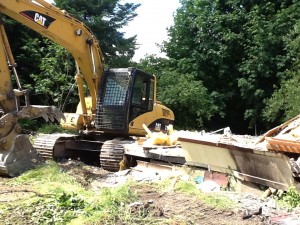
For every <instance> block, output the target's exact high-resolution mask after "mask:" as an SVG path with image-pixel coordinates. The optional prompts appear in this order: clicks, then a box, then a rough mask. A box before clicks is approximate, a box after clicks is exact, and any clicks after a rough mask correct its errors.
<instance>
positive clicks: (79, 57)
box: [0, 0, 103, 127]
mask: <svg viewBox="0 0 300 225" xmlns="http://www.w3.org/2000/svg"><path fill="white" fill-rule="evenodd" d="M0 13H2V14H5V15H7V16H9V17H11V18H13V19H15V20H16V21H18V22H20V23H22V24H23V25H25V26H27V27H29V28H30V29H32V30H34V31H36V32H38V33H39V34H41V35H42V36H44V37H47V38H49V39H51V40H52V41H54V42H55V43H57V44H60V45H61V46H63V47H64V48H66V49H67V50H68V51H69V52H70V53H71V54H72V56H73V57H74V59H75V61H76V65H77V74H76V82H77V87H78V92H79V99H80V103H81V104H80V106H81V110H80V111H81V113H82V116H83V124H82V126H83V127H89V126H90V123H91V121H92V119H93V118H92V117H93V115H94V114H95V112H96V104H97V92H98V84H99V80H100V79H101V76H102V73H103V55H102V53H101V50H100V48H99V44H98V41H97V40H96V38H95V37H94V35H93V34H92V32H91V31H90V30H89V28H88V27H86V26H85V25H84V24H83V23H82V22H80V21H79V20H77V19H75V18H74V17H72V16H70V15H69V14H68V13H67V12H65V11H63V10H60V9H58V8H57V7H55V6H53V5H51V4H49V3H47V2H45V1H44V0H35V1H32V0H1V2H0ZM84 82H85V83H86V85H87V87H88V90H89V95H90V96H91V104H90V105H91V106H90V108H89V109H87V103H86V98H85V93H84V88H83V84H84Z"/></svg>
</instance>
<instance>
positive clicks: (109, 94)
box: [95, 68, 174, 135]
mask: <svg viewBox="0 0 300 225" xmlns="http://www.w3.org/2000/svg"><path fill="white" fill-rule="evenodd" d="M155 84H156V78H155V76H154V75H150V74H147V73H145V72H143V71H141V70H139V69H136V68H118V69H107V70H105V72H104V75H103V77H102V81H101V82H100V86H99V97H98V102H97V114H96V119H95V126H96V129H97V130H99V131H104V132H106V133H114V134H119V135H120V134H124V135H128V134H130V135H145V130H144V129H143V128H142V124H144V123H145V124H147V125H150V127H151V124H152V125H153V127H155V126H156V127H158V125H157V124H155V123H160V126H159V127H160V130H161V129H162V130H164V129H165V126H167V125H169V123H170V122H171V121H173V120H174V115H173V114H172V111H171V110H170V112H168V113H165V114H166V115H165V118H164V121H163V120H161V121H157V120H156V119H155V118H156V116H157V115H160V114H159V113H158V112H159V111H161V110H162V109H161V108H162V106H159V104H158V103H157V104H155V103H156V99H155V96H156V86H155ZM165 108H166V107H165ZM165 110H167V108H166V109H165ZM160 118H161V117H160ZM151 120H152V121H151ZM161 123H162V124H161ZM154 125H155V126H154ZM162 125H163V126H162Z"/></svg>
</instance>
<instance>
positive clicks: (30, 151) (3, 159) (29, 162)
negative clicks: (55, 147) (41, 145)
mask: <svg viewBox="0 0 300 225" xmlns="http://www.w3.org/2000/svg"><path fill="white" fill-rule="evenodd" d="M41 163H43V159H42V157H41V156H40V155H39V154H38V153H37V151H36V150H35V149H34V148H33V146H32V144H31V143H30V141H29V139H28V136H27V135H24V134H21V135H18V136H16V137H15V139H14V140H13V146H12V147H11V149H8V150H7V149H3V148H0V175H1V176H9V177H15V176H18V175H20V174H21V173H23V172H25V171H27V170H29V169H32V168H34V167H35V166H37V165H40V164H41Z"/></svg>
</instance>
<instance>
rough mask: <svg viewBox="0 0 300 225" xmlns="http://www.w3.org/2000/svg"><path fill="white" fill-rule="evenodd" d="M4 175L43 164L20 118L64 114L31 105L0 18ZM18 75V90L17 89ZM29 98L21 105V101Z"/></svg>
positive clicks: (0, 164)
mask: <svg viewBox="0 0 300 225" xmlns="http://www.w3.org/2000/svg"><path fill="white" fill-rule="evenodd" d="M0 52H1V54H0V68H1V69H0V77H1V79H0V109H1V110H0V111H1V113H0V174H1V175H7V176H16V175H18V174H20V173H22V172H23V171H25V170H27V169H29V168H32V167H34V166H35V165H36V164H38V163H39V162H40V161H41V158H40V157H39V155H38V154H37V152H36V150H35V149H34V148H33V147H32V145H31V143H30V141H29V139H28V137H27V135H24V134H21V130H22V129H21V127H20V125H19V124H18V120H19V119H20V118H30V119H32V118H37V117H43V118H45V119H46V120H49V119H50V120H51V121H54V119H57V120H58V121H59V120H61V119H62V118H63V117H64V115H63V114H62V113H61V112H60V111H59V110H58V109H57V108H56V107H54V106H34V105H30V102H29V91H28V90H27V89H23V88H22V86H21V83H20V81H19V78H18V74H17V70H16V63H15V61H14V58H13V55H12V52H11V49H10V46H9V43H8V40H7V36H6V33H5V30H4V25H3V21H2V20H1V19H0ZM12 75H14V77H15V80H16V83H17V86H18V87H17V89H14V88H13V83H12V79H11V76H12ZM22 97H24V98H25V106H21V104H20V98H22Z"/></svg>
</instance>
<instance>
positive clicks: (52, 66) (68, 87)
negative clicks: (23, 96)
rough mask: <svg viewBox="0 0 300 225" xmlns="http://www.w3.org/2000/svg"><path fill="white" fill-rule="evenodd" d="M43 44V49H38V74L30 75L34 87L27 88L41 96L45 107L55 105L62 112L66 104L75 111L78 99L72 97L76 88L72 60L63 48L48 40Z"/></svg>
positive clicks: (44, 40) (75, 92)
mask: <svg viewBox="0 0 300 225" xmlns="http://www.w3.org/2000/svg"><path fill="white" fill-rule="evenodd" d="M43 42H44V46H45V47H41V48H40V52H41V54H42V55H43V58H42V60H41V64H40V72H39V73H38V74H35V73H33V74H31V77H32V78H33V80H34V87H33V86H31V85H28V87H29V88H31V89H34V90H35V94H37V95H41V96H43V100H44V101H43V104H45V105H56V106H57V107H58V108H60V109H62V110H63V109H64V108H65V106H66V104H71V106H70V107H73V109H76V104H77V103H78V97H77V96H76V97H75V95H74V94H77V88H76V87H75V88H74V84H75V79H74V74H75V65H74V60H72V56H71V54H70V53H68V52H67V51H66V50H65V49H64V48H63V47H61V46H59V45H57V44H56V43H53V42H52V41H50V40H48V39H43ZM70 93H71V94H73V95H70ZM69 97H71V99H68V98H69ZM70 107H68V109H69V110H70Z"/></svg>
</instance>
